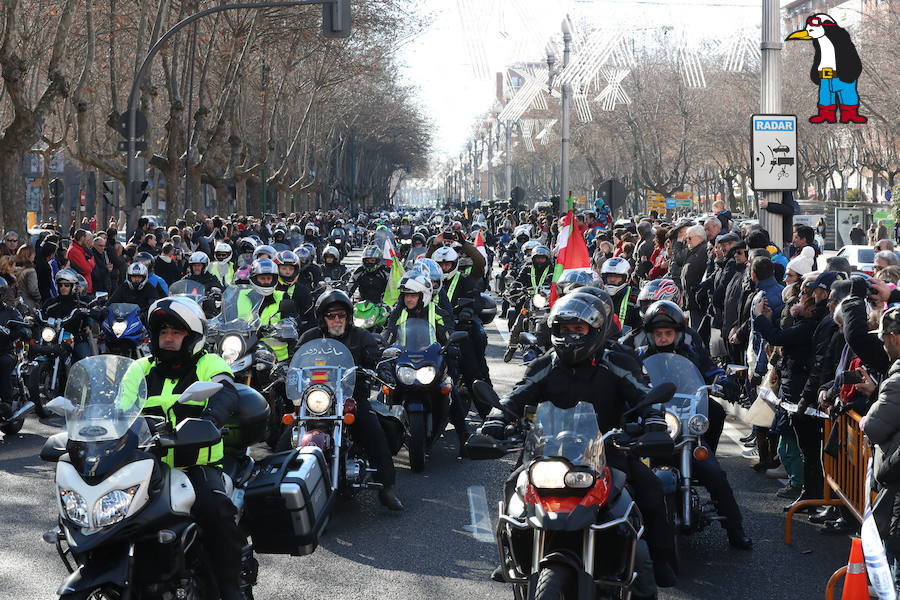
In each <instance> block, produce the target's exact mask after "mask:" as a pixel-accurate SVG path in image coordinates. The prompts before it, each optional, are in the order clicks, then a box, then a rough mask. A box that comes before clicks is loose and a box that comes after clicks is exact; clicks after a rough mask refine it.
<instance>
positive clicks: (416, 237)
mask: <svg viewBox="0 0 900 600" xmlns="http://www.w3.org/2000/svg"><path fill="white" fill-rule="evenodd" d="M425 241H426V240H425V236H424V235H422V234H421V233H414V234H413V236H412V245H413V246H415V245H416V244H422V245H423V246H424V245H425Z"/></svg>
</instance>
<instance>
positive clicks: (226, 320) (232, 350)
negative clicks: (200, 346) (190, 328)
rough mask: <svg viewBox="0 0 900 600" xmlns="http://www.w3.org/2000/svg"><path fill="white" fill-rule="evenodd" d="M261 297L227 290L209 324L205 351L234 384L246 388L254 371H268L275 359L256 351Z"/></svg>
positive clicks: (266, 352)
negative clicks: (226, 368) (225, 368)
mask: <svg viewBox="0 0 900 600" xmlns="http://www.w3.org/2000/svg"><path fill="white" fill-rule="evenodd" d="M263 299H264V296H263V295H262V294H260V293H258V292H256V291H255V290H252V289H250V288H247V287H241V286H228V287H227V288H225V292H224V293H223V295H222V312H221V313H220V314H219V315H218V316H216V317H215V318H213V319H210V321H209V328H208V330H209V333H208V335H207V338H206V343H207V346H208V349H209V350H210V351H211V352H215V353H217V354H219V355H221V356H222V358H224V359H225V362H227V363H228V366H230V367H231V370H232V372H233V373H234V379H235V381H241V382H242V383H245V384H247V385H250V384H251V383H252V381H253V372H254V371H255V370H259V371H263V370H266V369H267V368H268V369H271V367H272V366H273V365H274V364H275V355H274V354H273V353H272V352H271V351H269V350H268V349H266V348H264V347H258V341H259V337H258V334H259V330H260V321H259V308H260V306H261V305H262V302H263Z"/></svg>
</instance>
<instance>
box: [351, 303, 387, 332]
mask: <svg viewBox="0 0 900 600" xmlns="http://www.w3.org/2000/svg"><path fill="white" fill-rule="evenodd" d="M388 316H389V311H388V309H387V307H386V306H385V305H383V304H375V303H374V302H369V301H368V300H361V301H359V302H357V303H356V304H354V305H353V324H354V325H355V326H356V327H361V328H363V329H366V330H368V331H371V332H372V333H380V332H381V330H382V329H383V328H384V324H385V323H387V320H388Z"/></svg>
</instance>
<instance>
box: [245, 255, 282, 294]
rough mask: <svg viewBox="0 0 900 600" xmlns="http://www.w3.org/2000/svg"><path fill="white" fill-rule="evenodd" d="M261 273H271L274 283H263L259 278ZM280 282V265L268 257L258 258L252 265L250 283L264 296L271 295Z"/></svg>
mask: <svg viewBox="0 0 900 600" xmlns="http://www.w3.org/2000/svg"><path fill="white" fill-rule="evenodd" d="M260 275H271V276H272V283H270V284H269V285H262V284H260V283H259V281H258V280H257V277H258V276H260ZM277 284H278V265H276V264H275V262H274V261H272V260H270V259H268V258H257V259H256V260H254V261H253V264H251V265H250V285H251V286H253V289H254V290H256V291H257V292H259V293H260V294H262V295H263V296H271V295H272V292H274V291H275V286H276V285H277Z"/></svg>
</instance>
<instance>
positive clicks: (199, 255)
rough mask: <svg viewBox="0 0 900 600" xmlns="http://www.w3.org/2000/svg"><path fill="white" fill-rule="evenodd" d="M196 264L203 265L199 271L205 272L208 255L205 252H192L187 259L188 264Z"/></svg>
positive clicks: (207, 264) (207, 265)
mask: <svg viewBox="0 0 900 600" xmlns="http://www.w3.org/2000/svg"><path fill="white" fill-rule="evenodd" d="M197 264H199V265H203V270H202V271H201V273H206V270H207V269H208V268H209V257H208V256H207V255H206V252H194V253H193V254H191V257H190V258H189V259H188V266H190V265H197Z"/></svg>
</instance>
